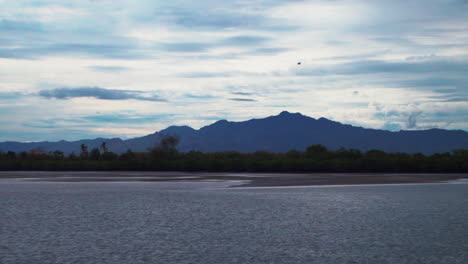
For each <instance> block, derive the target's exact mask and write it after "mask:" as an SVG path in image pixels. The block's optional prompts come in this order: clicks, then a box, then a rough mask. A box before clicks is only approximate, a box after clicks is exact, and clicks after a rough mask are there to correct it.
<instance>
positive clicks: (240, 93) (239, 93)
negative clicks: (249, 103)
mask: <svg viewBox="0 0 468 264" xmlns="http://www.w3.org/2000/svg"><path fill="white" fill-rule="evenodd" d="M231 94H234V95H244V96H248V95H254V94H255V93H247V92H231Z"/></svg>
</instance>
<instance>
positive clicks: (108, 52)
mask: <svg viewBox="0 0 468 264" xmlns="http://www.w3.org/2000/svg"><path fill="white" fill-rule="evenodd" d="M57 55H67V56H80V55H84V56H88V57H102V58H112V59H143V58H148V57H151V56H150V55H148V54H147V55H145V56H143V55H141V54H139V51H137V49H136V47H135V46H133V45H128V44H123V43H120V44H85V43H65V44H50V45H45V46H41V45H36V46H32V47H6V48H3V49H2V50H0V58H18V59H37V58H40V57H44V56H57Z"/></svg>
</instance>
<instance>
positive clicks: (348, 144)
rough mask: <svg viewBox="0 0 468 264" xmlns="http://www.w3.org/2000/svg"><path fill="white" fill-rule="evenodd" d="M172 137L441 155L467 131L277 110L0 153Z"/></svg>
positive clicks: (141, 147) (466, 141)
mask: <svg viewBox="0 0 468 264" xmlns="http://www.w3.org/2000/svg"><path fill="white" fill-rule="evenodd" d="M163 135H177V136H178V137H179V138H180V144H179V145H178V149H179V150H180V151H183V152H186V151H190V150H197V151H202V152H215V151H239V152H255V151H261V150H265V151H271V152H286V151H289V150H292V149H296V150H304V149H305V148H306V147H308V146H310V145H315V144H321V145H324V146H326V147H327V148H329V149H332V150H335V149H338V148H340V147H344V148H353V149H359V150H361V151H367V150H371V149H379V150H383V151H385V152H405V153H424V154H433V153H442V152H450V151H452V150H454V149H461V148H463V149H468V132H466V131H463V130H445V129H429V130H402V131H398V132H391V131H386V130H378V129H368V128H362V127H356V126H352V125H347V124H341V123H339V122H335V121H332V120H329V119H326V118H323V117H322V118H319V119H314V118H312V117H308V116H305V115H302V114H300V113H289V112H287V111H283V112H281V113H280V114H279V115H276V116H270V117H266V118H262V119H251V120H248V121H242V122H230V121H226V120H220V121H217V122H215V123H213V124H211V125H208V126H205V127H202V128H200V129H198V130H197V129H193V128H191V127H188V126H171V127H168V128H166V129H164V130H161V131H159V132H155V133H154V134H150V135H147V136H143V137H138V138H132V139H127V140H122V139H120V138H112V139H105V138H96V139H87V140H79V141H64V140H61V141H58V142H32V143H21V142H0V150H3V151H10V150H11V151H15V152H21V151H29V150H31V149H34V148H42V149H43V150H45V151H53V150H61V151H63V152H65V153H67V154H68V153H71V152H75V153H77V154H78V153H79V152H80V146H81V144H86V145H87V146H88V148H89V149H92V148H95V147H97V148H99V146H100V145H101V143H102V142H106V144H107V147H108V149H109V150H110V151H112V152H115V153H123V152H125V151H127V150H128V149H131V150H132V151H135V152H143V151H147V150H148V149H149V148H151V147H152V146H155V145H156V144H157V143H158V142H159V140H160V138H161V136H163Z"/></svg>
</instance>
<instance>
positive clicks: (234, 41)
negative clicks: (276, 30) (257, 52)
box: [220, 35, 271, 46]
mask: <svg viewBox="0 0 468 264" xmlns="http://www.w3.org/2000/svg"><path fill="white" fill-rule="evenodd" d="M268 40H271V39H270V38H267V37H261V36H248V35H247V36H235V37H230V38H226V39H224V40H222V41H221V43H220V44H222V45H225V46H253V45H259V44H262V43H264V42H266V41H268Z"/></svg>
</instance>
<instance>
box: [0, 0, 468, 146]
mask: <svg viewBox="0 0 468 264" xmlns="http://www.w3.org/2000/svg"><path fill="white" fill-rule="evenodd" d="M467 14H468V1H466V0H426V1H408V0H405V1H401V0H393V1H387V0H385V1H383V0H375V1H367V0H362V1H361V0H349V1H348V0H342V1H341V0H335V1H331V0H330V1H325V0H317V1H301V0H269V1H267V0H230V1H222V0H203V1H200V0H184V1H182V0H171V1H163V0H159V1H158V0H139V1H131V0H67V1H63V0H62V1H58V0H43V1H42V0H34V1H33V0H30V1H24V0H0V113H1V115H0V141H7V140H14V141H39V140H59V139H66V140H76V139H81V138H94V137H99V136H100V137H116V136H119V137H122V138H129V137H135V136H142V135H146V134H149V133H153V132H154V131H157V130H160V129H163V128H165V127H167V126H169V125H190V126H192V127H194V128H199V127H202V126H204V125H208V124H210V123H212V122H214V121H216V120H219V119H227V120H232V121H241V120H246V119H251V118H259V117H265V116H269V115H276V114H278V113H279V112H281V111H283V110H287V111H290V112H301V113H303V114H305V115H309V116H312V117H315V118H319V117H326V118H329V119H333V120H336V121H340V122H343V123H348V124H353V125H359V126H363V127H368V128H379V129H387V130H392V131H398V130H400V129H428V128H436V127H438V128H446V129H464V130H468V15H467ZM298 62H301V64H300V65H298Z"/></svg>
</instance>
